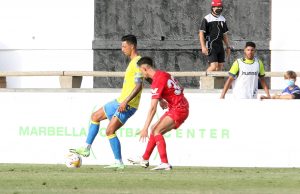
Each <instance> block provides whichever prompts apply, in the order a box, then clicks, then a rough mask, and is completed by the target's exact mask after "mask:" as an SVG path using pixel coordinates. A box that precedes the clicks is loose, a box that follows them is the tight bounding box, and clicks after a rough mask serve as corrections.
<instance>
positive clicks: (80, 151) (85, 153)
mask: <svg viewBox="0 0 300 194" xmlns="http://www.w3.org/2000/svg"><path fill="white" fill-rule="evenodd" d="M69 151H70V152H71V153H76V154H79V155H81V156H83V157H89V156H90V150H89V149H87V148H85V147H81V148H77V149H69Z"/></svg>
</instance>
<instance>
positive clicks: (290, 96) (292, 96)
mask: <svg viewBox="0 0 300 194" xmlns="http://www.w3.org/2000/svg"><path fill="white" fill-rule="evenodd" d="M272 99H283V100H291V99H295V96H294V95H293V94H285V95H274V96H272Z"/></svg>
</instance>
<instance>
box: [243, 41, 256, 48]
mask: <svg viewBox="0 0 300 194" xmlns="http://www.w3.org/2000/svg"><path fill="white" fill-rule="evenodd" d="M248 46H250V47H253V48H256V45H255V43H254V42H246V46H245V48H247V47H248Z"/></svg>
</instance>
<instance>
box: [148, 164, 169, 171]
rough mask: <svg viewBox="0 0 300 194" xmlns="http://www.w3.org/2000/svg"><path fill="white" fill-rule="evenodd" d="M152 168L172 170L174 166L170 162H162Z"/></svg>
mask: <svg viewBox="0 0 300 194" xmlns="http://www.w3.org/2000/svg"><path fill="white" fill-rule="evenodd" d="M151 170H172V166H171V165H170V164H168V163H161V164H160V165H158V166H156V167H155V168H152V169H151Z"/></svg>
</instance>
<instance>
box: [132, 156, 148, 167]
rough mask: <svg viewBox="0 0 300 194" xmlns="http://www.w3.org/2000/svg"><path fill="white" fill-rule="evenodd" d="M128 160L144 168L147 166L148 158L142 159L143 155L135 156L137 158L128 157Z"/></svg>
mask: <svg viewBox="0 0 300 194" xmlns="http://www.w3.org/2000/svg"><path fill="white" fill-rule="evenodd" d="M128 162H130V163H131V164H133V165H136V164H137V165H140V166H142V167H144V168H148V166H149V160H144V158H143V157H137V158H128Z"/></svg>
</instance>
